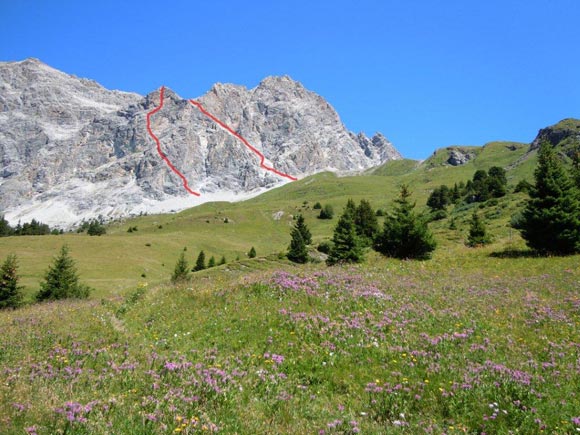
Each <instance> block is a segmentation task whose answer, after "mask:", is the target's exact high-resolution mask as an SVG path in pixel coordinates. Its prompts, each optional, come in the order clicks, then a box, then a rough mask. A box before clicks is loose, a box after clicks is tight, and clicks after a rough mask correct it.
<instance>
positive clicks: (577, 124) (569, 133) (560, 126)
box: [530, 118, 580, 155]
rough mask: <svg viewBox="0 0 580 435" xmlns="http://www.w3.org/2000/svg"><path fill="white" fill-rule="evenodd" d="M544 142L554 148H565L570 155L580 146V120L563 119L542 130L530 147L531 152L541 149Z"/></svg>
mask: <svg viewBox="0 0 580 435" xmlns="http://www.w3.org/2000/svg"><path fill="white" fill-rule="evenodd" d="M542 142H548V143H550V144H551V145H552V146H559V145H561V146H563V147H564V151H567V152H568V153H569V155H571V153H572V152H573V147H574V146H575V145H578V144H580V120H579V119H574V118H567V119H563V120H562V121H560V122H558V123H557V124H555V125H551V126H550V127H546V128H542V129H541V130H540V131H539V132H538V135H537V136H536V138H535V139H534V141H533V142H532V143H531V145H530V150H535V149H539V148H540V145H541V144H542Z"/></svg>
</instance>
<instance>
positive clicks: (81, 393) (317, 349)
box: [0, 142, 580, 435]
mask: <svg viewBox="0 0 580 435" xmlns="http://www.w3.org/2000/svg"><path fill="white" fill-rule="evenodd" d="M451 153H455V155H456V156H457V155H459V154H461V155H468V156H469V159H470V160H469V161H468V162H467V163H465V164H463V165H459V166H454V165H452V164H451V163H450V156H451ZM458 153H459V154H458ZM451 160H453V159H451ZM535 165H536V151H535V150H531V151H530V148H529V147H528V146H526V145H523V144H518V143H511V142H493V143H490V144H487V145H485V146H484V147H450V148H446V149H441V150H437V151H436V152H435V153H434V154H433V156H431V157H430V158H429V159H427V160H425V161H422V162H417V161H412V160H401V161H396V162H389V163H387V164H385V165H383V166H382V167H380V168H376V169H374V170H372V171H369V172H367V173H365V174H363V175H358V176H349V177H337V176H336V175H334V174H330V173H322V174H318V175H315V176H312V177H307V178H305V179H303V180H300V181H297V182H294V183H291V184H287V185H285V186H283V187H280V188H278V189H274V190H271V191H269V192H267V193H265V194H263V195H260V196H258V197H256V198H253V199H251V200H249V201H245V202H239V203H233V204H232V203H223V202H222V203H211V204H205V205H202V206H200V207H196V208H193V209H190V210H186V211H183V212H181V213H177V214H165V215H155V216H141V217H138V218H135V219H128V220H126V221H124V222H116V223H113V224H111V225H109V226H108V228H107V234H106V235H103V236H101V237H90V236H88V235H86V234H76V233H74V234H73V233H71V234H64V235H59V236H21V237H8V238H1V239H0V258H2V257H5V256H6V255H8V254H9V253H15V254H17V255H18V258H19V261H20V264H21V268H20V272H21V274H22V275H23V280H22V282H23V284H24V285H25V286H26V287H25V293H26V297H27V299H28V300H31V299H32V296H33V295H34V293H35V292H36V291H37V289H38V285H39V281H40V279H41V277H42V274H43V271H44V270H45V269H46V267H47V266H48V264H49V263H50V261H51V258H52V257H53V256H54V255H55V254H56V253H57V251H58V249H59V248H60V246H61V245H62V244H64V243H66V244H68V245H69V247H70V250H71V253H72V256H73V257H74V258H75V259H76V261H77V264H78V268H79V273H80V276H81V279H82V280H83V281H84V282H86V283H88V284H90V285H91V286H92V287H94V288H95V291H94V293H93V294H92V295H91V297H90V298H89V299H88V300H63V301H59V302H50V303H37V304H29V305H26V306H24V307H22V308H20V309H17V310H14V311H9V310H3V311H0V337H1V338H0V373H2V382H0V433H2V434H7V435H16V434H29V435H52V434H67V435H88V434H105V433H107V434H108V433H115V434H117V433H118V434H126V433H127V434H129V433H130V434H135V435H149V434H159V435H161V434H198V433H216V432H219V433H226V434H252V435H254V434H272V433H276V434H278V433H279V434H312V433H316V434H324V435H330V434H342V435H345V434H349V435H352V434H358V433H364V434H376V435H378V434H381V435H382V434H408V435H411V434H416V433H447V434H463V433H469V434H481V433H488V434H492V433H493V434H508V433H522V434H524V433H526V434H527V433H530V434H531V433H554V434H556V433H557V434H560V433H562V434H565V433H566V434H567V433H576V432H578V431H579V430H580V413H579V412H578V410H579V409H580V396H579V395H578V393H577V392H578V391H580V377H579V376H578V358H579V353H578V349H580V312H579V307H580V295H579V293H578V290H579V287H578V283H579V282H580V255H575V256H568V257H547V258H546V257H536V256H535V255H532V254H531V253H530V251H526V250H525V249H524V248H525V244H524V243H523V240H522V239H521V238H520V236H519V234H518V233H517V232H515V231H513V230H512V229H511V227H510V226H509V222H510V220H511V219H512V217H513V216H514V215H516V214H517V213H518V212H519V211H520V210H521V209H522V207H523V204H524V202H525V200H526V198H527V195H526V194H525V193H514V192H513V187H514V186H515V185H516V183H518V182H519V181H520V180H522V179H528V180H530V181H531V180H532V174H533V170H534V167H535ZM492 166H501V167H503V168H505V169H506V171H507V174H506V175H507V178H508V185H509V186H508V188H509V189H508V190H509V193H508V194H507V195H506V196H504V197H501V198H493V199H491V200H488V201H486V202H484V203H469V204H468V203H463V202H461V203H458V204H457V205H456V206H451V207H449V210H448V216H447V217H446V218H444V219H440V220H437V221H434V222H431V223H430V228H431V229H432V231H433V232H434V234H435V237H436V239H437V241H438V247H437V249H436V250H435V252H434V255H433V258H432V259H430V260H428V261H405V260H395V259H387V258H384V257H382V256H380V255H379V254H377V253H376V252H372V251H371V252H368V254H367V259H366V262H365V263H364V264H359V265H350V266H336V267H331V268H329V267H327V266H326V265H325V264H324V263H323V262H320V261H319V262H314V263H309V264H306V265H301V266H297V265H295V264H292V263H290V262H289V261H288V260H286V259H284V258H283V256H281V255H278V254H279V253H280V252H284V251H285V250H286V248H287V246H288V243H289V240H290V236H289V233H290V229H291V227H292V225H293V223H294V220H293V216H295V215H296V214H298V213H302V214H303V215H304V216H305V219H306V223H307V225H308V226H309V228H310V231H311V232H312V235H313V239H314V244H315V245H316V244H317V243H319V242H321V241H323V240H327V239H329V238H330V236H331V234H332V231H333V228H334V226H335V225H336V222H337V220H338V219H337V216H335V217H334V219H332V220H320V219H317V215H318V213H319V210H316V209H314V204H315V203H316V202H320V203H322V204H323V205H326V204H330V205H332V206H333V207H334V210H335V212H336V215H338V214H340V212H341V210H342V208H343V207H344V205H345V204H346V202H347V200H348V199H349V198H353V199H354V200H355V201H357V202H358V201H359V200H360V199H363V198H364V199H368V200H370V202H371V203H372V204H373V206H374V207H375V208H381V209H385V210H387V211H388V210H389V209H390V208H391V204H392V201H393V199H394V198H395V197H396V196H397V194H398V192H399V186H400V185H401V184H402V183H405V184H408V185H410V186H411V189H412V190H413V191H414V195H413V196H414V200H416V201H417V205H418V207H417V208H418V209H419V210H422V211H426V206H425V203H426V200H427V198H428V196H429V194H430V193H431V192H432V190H433V189H434V188H436V187H439V186H440V185H441V184H447V185H448V186H453V185H454V183H456V182H466V181H468V180H470V179H471V178H472V177H473V174H474V173H475V171H476V170H478V169H485V170H487V169H489V168H490V167H492ZM474 210H477V211H478V212H479V214H480V215H482V216H484V217H485V220H486V222H487V228H488V230H489V232H490V233H491V234H492V236H493V238H494V239H493V243H492V244H490V245H488V246H486V247H482V248H477V249H474V248H468V247H467V246H466V245H465V241H466V238H467V231H468V227H469V219H470V217H471V215H472V213H473V211H474ZM379 219H383V218H379ZM451 222H453V223H454V226H452V225H451ZM129 228H131V229H132V231H131V232H128V229H129ZM452 228H453V229H452ZM252 246H254V247H255V248H256V250H257V252H258V257H257V258H253V259H249V258H247V256H246V253H247V252H248V251H249V249H250V248H251V247H252ZM184 248H187V251H186V252H185V253H186V254H187V258H188V260H189V262H190V264H191V265H193V263H194V261H195V258H196V256H197V254H198V252H199V251H200V250H201V249H203V250H204V251H205V253H206V258H209V257H210V256H212V255H213V256H215V257H216V259H217V260H219V259H220V258H221V256H222V255H225V256H226V258H227V260H228V263H227V264H225V265H221V266H218V267H215V268H211V269H207V270H204V271H201V272H196V273H194V274H192V276H191V278H190V279H189V280H188V281H186V282H184V283H182V284H179V285H170V284H169V282H168V280H169V277H170V275H171V273H172V271H173V267H174V264H175V262H176V260H177V258H178V256H179V255H180V253H181V252H183V249H184ZM311 253H312V254H314V251H312V252H311ZM238 257H239V260H238V259H237V258H238Z"/></svg>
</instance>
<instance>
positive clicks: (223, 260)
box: [218, 255, 226, 266]
mask: <svg viewBox="0 0 580 435" xmlns="http://www.w3.org/2000/svg"><path fill="white" fill-rule="evenodd" d="M222 264H226V256H225V255H222V258H221V260H220V262H219V263H218V265H219V266H221V265H222Z"/></svg>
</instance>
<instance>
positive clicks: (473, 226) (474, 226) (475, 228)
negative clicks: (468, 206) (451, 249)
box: [467, 210, 491, 248]
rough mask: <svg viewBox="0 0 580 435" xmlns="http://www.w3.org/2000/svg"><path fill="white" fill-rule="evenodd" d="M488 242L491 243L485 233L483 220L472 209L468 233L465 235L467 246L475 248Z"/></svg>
mask: <svg viewBox="0 0 580 435" xmlns="http://www.w3.org/2000/svg"><path fill="white" fill-rule="evenodd" d="M488 243H491V238H490V237H489V235H488V234H487V230H486V228H485V222H484V221H483V219H481V218H480V217H479V215H478V214H477V212H476V211H475V210H474V211H473V214H472V215H471V221H470V226H469V235H468V236H467V246H471V247H472V248H475V247H477V246H483V245H487V244H488Z"/></svg>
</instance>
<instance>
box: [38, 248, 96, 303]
mask: <svg viewBox="0 0 580 435" xmlns="http://www.w3.org/2000/svg"><path fill="white" fill-rule="evenodd" d="M89 292H90V288H89V287H88V286H86V285H84V284H81V283H80V282H79V276H78V273H77V268H76V265H75V262H74V260H73V259H72V258H71V257H70V255H69V251H68V247H67V246H66V245H64V246H63V247H62V248H61V249H60V253H59V254H58V256H56V257H55V258H54V261H53V263H52V265H51V266H49V268H48V270H47V271H46V274H45V275H44V282H42V283H41V284H40V291H39V292H38V293H37V295H36V299H37V300H38V301H44V300H56V299H65V298H87V297H88V296H89Z"/></svg>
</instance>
